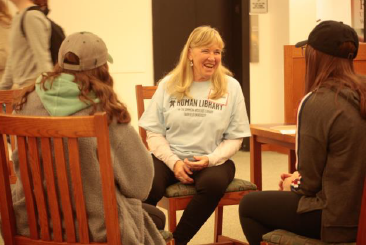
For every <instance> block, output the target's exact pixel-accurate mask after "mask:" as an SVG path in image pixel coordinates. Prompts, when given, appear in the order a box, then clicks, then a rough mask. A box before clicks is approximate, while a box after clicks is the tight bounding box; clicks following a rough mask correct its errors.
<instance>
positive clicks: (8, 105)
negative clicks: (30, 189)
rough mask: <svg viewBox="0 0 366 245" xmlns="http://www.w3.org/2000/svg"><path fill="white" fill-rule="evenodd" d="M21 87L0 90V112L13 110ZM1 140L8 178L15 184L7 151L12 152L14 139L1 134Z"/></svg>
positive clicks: (14, 176) (12, 168)
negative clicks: (4, 150)
mask: <svg viewBox="0 0 366 245" xmlns="http://www.w3.org/2000/svg"><path fill="white" fill-rule="evenodd" d="M20 91H21V89H16V90H0V114H4V113H6V114H12V112H13V100H14V98H15V97H16V96H17V95H18V94H19V93H20ZM8 137H9V138H10V146H11V149H8V144H7V142H8ZM3 140H4V144H5V148H6V150H7V151H6V152H5V153H6V161H7V163H8V168H9V178H10V183H11V184H15V182H16V181H17V177H16V175H15V172H14V167H13V162H12V161H11V157H10V154H9V152H12V151H13V150H14V149H15V141H14V137H13V136H12V135H8V136H6V135H3Z"/></svg>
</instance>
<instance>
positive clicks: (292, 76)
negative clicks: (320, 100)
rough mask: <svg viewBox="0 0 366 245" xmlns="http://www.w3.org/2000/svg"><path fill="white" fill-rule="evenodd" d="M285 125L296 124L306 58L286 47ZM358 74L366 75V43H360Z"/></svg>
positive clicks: (302, 90)
mask: <svg viewBox="0 0 366 245" xmlns="http://www.w3.org/2000/svg"><path fill="white" fill-rule="evenodd" d="M284 55H285V57H284V62H285V67H284V69H285V77H284V79H285V81H284V82H285V86H284V87H285V123H289V124H296V118H297V107H298V106H299V104H300V101H301V99H302V97H303V96H304V95H305V92H304V90H305V58H304V57H303V56H302V53H301V48H296V47H295V46H294V45H285V50H284ZM354 67H355V70H356V72H357V73H360V74H365V75H366V43H360V47H359V50H358V54H357V57H356V59H355V60H354Z"/></svg>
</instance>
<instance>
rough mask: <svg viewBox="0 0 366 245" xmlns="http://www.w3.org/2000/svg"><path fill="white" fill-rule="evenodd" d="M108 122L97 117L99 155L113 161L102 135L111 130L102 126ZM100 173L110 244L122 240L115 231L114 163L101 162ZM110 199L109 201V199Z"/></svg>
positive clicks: (104, 159) (117, 224)
mask: <svg viewBox="0 0 366 245" xmlns="http://www.w3.org/2000/svg"><path fill="white" fill-rule="evenodd" d="M106 123H107V119H106V118H102V117H99V118H96V119H95V125H96V128H98V130H97V134H98V135H100V137H98V138H97V143H98V157H99V161H101V162H111V161H112V159H111V154H106V153H107V152H110V145H109V142H108V141H107V140H108V139H107V138H106V137H101V136H102V135H108V134H109V131H108V130H107V128H106V127H102V126H103V125H104V124H106ZM99 167H100V173H101V179H102V191H103V202H104V203H106V204H107V205H104V213H105V219H106V221H105V223H106V229H107V240H108V242H109V243H110V244H118V243H119V242H120V241H121V235H120V233H115V232H113V229H115V227H119V220H118V211H117V200H116V195H115V194H114V193H115V192H114V191H112V190H113V189H114V185H115V184H114V176H113V168H112V165H110V164H109V165H108V164H100V165H99ZM108 200H109V201H108Z"/></svg>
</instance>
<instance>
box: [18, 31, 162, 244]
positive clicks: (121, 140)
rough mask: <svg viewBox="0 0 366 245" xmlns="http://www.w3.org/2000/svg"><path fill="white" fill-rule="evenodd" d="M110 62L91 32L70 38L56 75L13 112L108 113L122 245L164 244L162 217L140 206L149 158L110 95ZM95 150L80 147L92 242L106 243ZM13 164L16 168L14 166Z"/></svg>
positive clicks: (90, 143)
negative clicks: (161, 231)
mask: <svg viewBox="0 0 366 245" xmlns="http://www.w3.org/2000/svg"><path fill="white" fill-rule="evenodd" d="M108 62H112V58H111V56H110V55H109V54H108V49H107V46H106V44H105V42H104V41H103V40H102V39H101V38H100V37H99V36H97V35H95V34H93V33H91V32H77V33H74V34H71V35H70V36H68V37H67V38H66V39H65V40H64V41H63V43H62V45H61V47H60V50H59V56H58V64H56V65H55V68H54V70H53V71H52V72H48V73H44V74H42V76H40V77H39V78H38V79H37V81H36V82H35V84H34V85H32V86H30V87H29V88H27V89H25V91H24V94H23V95H22V96H21V98H20V100H19V102H18V103H16V110H15V111H16V113H17V114H20V115H37V116H56V117H57V116H83V115H92V114H94V113H96V112H99V111H103V112H106V113H107V115H108V124H109V138H110V144H111V157H112V164H113V170H114V182H115V183H116V197H117V204H118V205H117V206H118V209H119V210H118V214H119V225H120V229H121V232H122V233H121V234H122V236H121V237H122V238H121V240H122V243H123V244H165V243H166V242H165V241H164V239H163V236H162V235H161V233H160V232H159V231H158V230H159V229H160V230H162V229H164V226H165V215H164V213H163V212H161V211H160V210H159V209H157V208H156V207H154V206H151V205H148V204H143V203H142V201H143V200H144V199H146V197H147V196H148V194H149V191H150V189H151V185H152V181H153V177H154V169H153V161H152V157H151V155H150V153H149V152H148V151H147V150H146V147H145V146H144V145H143V143H142V141H141V139H140V137H139V136H138V134H137V133H136V131H135V129H134V128H133V127H132V126H131V125H130V121H131V118H130V114H129V112H128V110H127V108H126V106H125V105H124V104H123V103H122V102H120V100H119V99H118V97H117V94H116V92H115V91H114V89H113V84H114V81H113V78H112V76H111V75H110V73H109V68H108ZM96 147H97V145H96V142H95V140H94V139H91V138H85V139H83V140H82V141H79V151H80V165H81V166H80V167H81V173H82V180H83V183H82V185H83V190H84V194H85V197H86V200H85V202H86V209H87V215H88V217H89V224H88V225H89V232H90V233H89V234H90V238H91V241H92V242H105V241H106V239H107V238H106V229H105V219H104V211H103V199H102V189H101V183H100V177H99V175H100V174H99V163H98V158H97V156H96V154H97V151H96V150H95V149H96ZM15 154H17V152H16V153H15ZM15 159H17V158H15ZM14 164H15V166H16V165H17V164H19V163H18V162H17V161H14ZM15 169H18V170H19V168H17V167H15ZM17 174H19V173H17ZM69 174H70V173H69ZM20 186H21V185H17V186H16V187H15V191H14V192H13V194H14V195H13V202H14V203H15V204H16V205H15V206H14V210H15V213H16V225H17V231H18V232H19V233H20V234H21V235H27V234H28V235H29V227H28V222H27V218H26V208H25V203H24V195H23V194H21V193H22V190H21V189H17V188H18V187H19V188H21V187H20ZM59 201H61V200H59ZM74 211H75V210H74Z"/></svg>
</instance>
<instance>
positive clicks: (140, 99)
mask: <svg viewBox="0 0 366 245" xmlns="http://www.w3.org/2000/svg"><path fill="white" fill-rule="evenodd" d="M157 88H158V86H142V85H136V102H137V116H138V119H140V118H141V116H142V114H143V113H144V111H145V103H144V101H145V100H149V99H151V98H152V97H153V95H154V93H155V91H156V89H157ZM139 133H140V136H141V139H142V142H143V143H144V144H145V146H146V148H147V149H149V147H148V145H147V142H146V130H145V129H144V128H141V127H139Z"/></svg>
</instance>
